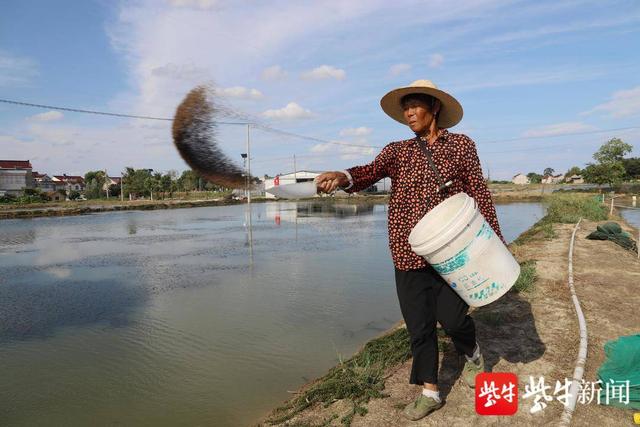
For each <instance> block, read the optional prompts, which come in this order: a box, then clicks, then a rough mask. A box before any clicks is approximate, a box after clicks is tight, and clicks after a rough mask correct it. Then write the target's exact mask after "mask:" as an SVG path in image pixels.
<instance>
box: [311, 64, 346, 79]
mask: <svg viewBox="0 0 640 427" xmlns="http://www.w3.org/2000/svg"><path fill="white" fill-rule="evenodd" d="M346 77H347V73H346V72H345V71H344V70H342V69H340V68H336V67H333V66H331V65H321V66H319V67H317V68H314V69H313V70H311V71H307V72H304V73H302V78H303V79H306V80H324V79H336V80H344V79H345V78H346Z"/></svg>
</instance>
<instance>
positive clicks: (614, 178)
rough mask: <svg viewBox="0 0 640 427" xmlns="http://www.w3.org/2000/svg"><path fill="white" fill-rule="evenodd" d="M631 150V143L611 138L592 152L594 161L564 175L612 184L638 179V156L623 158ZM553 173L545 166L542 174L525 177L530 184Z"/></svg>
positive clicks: (532, 173)
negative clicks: (578, 176)
mask: <svg viewBox="0 0 640 427" xmlns="http://www.w3.org/2000/svg"><path fill="white" fill-rule="evenodd" d="M631 151H633V146H632V145H631V144H627V143H625V142H624V141H623V140H621V139H620V138H612V139H610V140H609V141H607V142H605V143H604V144H603V145H602V146H601V147H600V148H599V149H598V151H596V152H595V153H594V154H593V159H594V160H595V162H591V163H587V165H586V166H585V167H584V168H580V167H579V166H573V167H571V168H569V170H568V171H567V173H565V175H564V176H565V177H570V176H573V175H581V176H582V178H583V179H584V181H585V182H588V183H592V184H599V185H603V184H609V185H612V186H613V185H617V184H620V183H622V182H623V181H629V180H638V179H640V157H629V158H625V156H626V155H627V154H629V153H631ZM554 173H555V170H554V169H553V168H545V170H544V171H543V172H542V174H538V173H536V172H529V173H528V174H527V178H529V181H530V182H531V183H532V184H538V183H540V182H541V181H542V179H543V178H544V177H545V176H551V175H553V174H554Z"/></svg>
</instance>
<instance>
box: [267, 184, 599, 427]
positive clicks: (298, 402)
mask: <svg viewBox="0 0 640 427" xmlns="http://www.w3.org/2000/svg"><path fill="white" fill-rule="evenodd" d="M546 202H547V203H548V209H547V214H546V215H545V217H543V218H542V219H541V220H540V221H538V222H537V223H536V224H534V225H533V226H532V227H531V228H530V229H529V230H527V231H526V232H524V233H522V235H521V236H520V237H518V239H516V241H515V242H513V243H512V244H511V245H510V247H511V248H514V246H519V245H526V244H527V243H529V242H533V241H537V240H540V239H554V238H555V237H556V234H555V232H554V230H553V226H554V224H559V223H575V222H577V221H578V219H579V218H585V219H590V220H594V221H600V220H605V219H607V208H606V207H605V206H604V205H602V204H601V203H600V202H599V200H598V198H597V197H594V196H593V195H583V194H566V193H565V194H553V195H549V196H547V199H546ZM521 249H522V248H521ZM520 267H521V272H520V277H519V278H518V280H517V282H516V283H515V285H514V289H513V291H514V292H515V293H516V294H521V295H523V296H526V298H531V297H532V296H533V291H534V289H535V283H536V277H537V275H538V273H537V271H536V262H535V261H534V260H528V259H525V260H523V261H522V262H521V263H520ZM503 303H504V301H503ZM474 313H475V314H474V317H476V316H477V320H478V321H480V322H484V323H485V324H488V325H490V326H491V325H500V324H501V323H502V322H503V320H504V317H505V316H507V317H508V316H511V314H509V313H506V314H505V310H496V309H495V307H494V310H482V309H480V310H477V311H475V312H474ZM520 314H521V313H520ZM438 340H439V346H440V347H441V348H443V347H445V346H447V345H448V344H449V342H450V341H449V339H448V338H445V337H444V336H443V333H442V331H440V330H439V337H438ZM410 357H411V355H410V347H409V335H408V332H407V330H406V329H405V328H399V329H394V330H392V331H391V332H389V333H387V334H386V335H384V336H382V337H380V338H376V339H374V340H372V341H369V342H368V343H367V344H366V345H365V346H364V347H363V349H362V350H361V351H359V352H358V353H357V354H355V355H354V356H353V357H352V358H350V359H348V360H346V361H343V362H341V363H340V364H339V365H337V366H335V367H334V368H332V369H331V370H330V371H329V372H328V373H327V374H326V375H325V376H323V377H322V378H319V379H317V380H315V381H314V382H312V383H311V384H309V385H307V386H305V387H303V388H302V389H301V390H300V391H299V393H298V394H297V395H296V397H294V398H293V399H291V400H289V401H288V402H286V403H285V404H284V405H282V406H281V407H279V408H277V409H275V410H273V411H272V412H271V414H270V415H269V417H268V418H266V419H265V420H264V423H265V424H266V425H270V424H282V423H286V425H287V426H312V425H318V426H321V425H334V424H335V423H336V422H338V421H339V422H340V423H341V424H342V425H347V426H348V425H350V424H351V422H352V420H353V418H354V417H355V416H356V415H362V416H365V415H366V414H367V412H368V409H367V402H369V400H370V399H372V398H385V397H388V396H387V394H385V392H384V389H385V381H386V379H387V377H389V376H390V375H391V374H390V373H389V372H393V371H394V367H396V366H398V365H400V364H402V363H403V362H405V361H406V360H408V359H409V358H410ZM339 400H343V401H346V402H347V405H346V407H347V408H350V409H349V410H348V411H346V413H345V412H340V415H337V414H335V413H334V414H332V415H328V416H324V418H323V421H322V422H316V423H315V424H310V423H308V422H298V421H295V420H291V419H292V418H294V417H295V418H296V419H300V417H296V415H298V414H300V415H302V418H304V416H305V415H304V412H305V411H313V410H314V409H313V408H314V407H316V408H317V407H319V406H317V405H321V406H320V407H323V408H327V407H329V406H330V405H331V404H333V403H335V402H337V401H339ZM398 409H400V408H399V407H398ZM301 413H302V414H301ZM288 420H291V421H289V422H288Z"/></svg>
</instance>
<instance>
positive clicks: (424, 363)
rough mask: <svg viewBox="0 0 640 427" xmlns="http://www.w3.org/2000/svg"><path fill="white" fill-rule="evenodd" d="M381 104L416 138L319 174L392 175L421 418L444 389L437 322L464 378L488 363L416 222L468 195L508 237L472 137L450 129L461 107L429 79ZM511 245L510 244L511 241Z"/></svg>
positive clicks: (416, 414)
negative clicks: (423, 250) (422, 249)
mask: <svg viewBox="0 0 640 427" xmlns="http://www.w3.org/2000/svg"><path fill="white" fill-rule="evenodd" d="M380 105H381V106H382V109H383V110H384V112H385V113H387V115H389V116H390V117H391V118H393V119H394V120H397V121H398V122H400V123H402V124H404V125H407V126H409V128H411V130H412V131H413V132H414V133H415V138H411V139H407V140H403V141H397V142H392V143H391V144H389V145H387V146H386V147H384V148H383V149H382V151H381V152H380V154H379V155H378V156H377V157H376V158H375V160H374V161H373V163H370V164H368V165H365V166H356V167H353V168H350V169H347V170H346V171H342V172H338V171H336V172H326V173H323V174H321V175H320V176H319V177H318V178H317V181H316V182H317V185H318V189H319V190H320V191H323V192H325V193H331V192H333V191H335V190H336V189H337V188H342V189H344V190H345V191H347V192H356V191H360V190H363V189H365V188H367V187H369V186H370V185H372V184H374V183H376V182H377V181H379V180H381V179H383V178H386V177H390V178H391V197H390V199H389V219H388V228H389V247H390V249H391V255H392V258H393V263H394V266H395V280H396V290H397V293H398V300H399V302H400V310H401V311H402V316H403V317H404V320H405V323H406V325H407V330H408V332H409V335H410V338H411V353H412V355H413V362H412V367H411V376H410V378H409V382H410V383H411V384H418V385H422V386H423V390H422V393H421V394H420V395H419V396H418V398H417V399H416V400H415V401H414V402H412V403H410V404H409V405H407V406H406V408H405V410H404V415H405V416H406V417H407V418H409V419H412V420H418V419H420V418H422V417H424V416H425V415H428V414H429V413H431V412H432V411H434V410H436V409H438V408H440V407H441V406H442V404H443V402H442V400H441V398H440V395H439V391H438V341H437V332H436V321H437V322H439V323H440V325H442V327H443V328H444V330H445V332H446V333H447V334H448V335H449V336H450V337H451V338H452V340H453V343H454V346H455V348H456V350H457V352H458V353H459V354H464V356H465V358H466V363H465V366H464V368H463V371H462V379H463V381H464V382H465V383H466V384H467V385H468V386H469V387H474V386H475V376H476V374H478V373H480V372H483V371H484V360H483V357H482V355H481V354H480V348H479V346H478V343H477V342H476V330H475V325H474V323H473V319H472V318H471V317H470V316H469V315H468V314H467V310H468V308H469V306H468V305H467V304H466V303H465V302H464V301H463V300H462V299H461V298H460V297H459V296H458V294H456V292H455V291H454V290H453V289H451V287H449V285H448V284H447V283H446V282H445V281H444V279H442V278H441V277H440V276H439V275H438V274H437V273H436V272H435V270H434V269H433V268H432V267H431V266H430V265H428V264H427V262H426V261H425V260H424V258H422V257H420V256H418V255H416V254H415V253H414V252H413V251H412V250H411V246H410V245H409V240H408V238H409V233H410V232H411V230H412V228H413V227H414V226H415V225H416V224H417V222H418V221H419V220H420V219H421V218H422V217H423V216H424V215H425V214H426V213H427V212H429V211H430V210H431V209H433V208H434V207H435V206H436V205H438V204H439V203H440V202H442V201H443V200H445V199H446V198H448V197H450V196H452V195H454V194H456V193H459V192H465V193H467V194H468V195H469V196H471V197H473V198H474V199H475V200H476V202H477V203H478V206H479V208H480V212H481V213H482V215H483V216H484V218H485V219H486V220H487V222H488V223H489V224H490V225H491V227H492V228H493V230H494V231H495V232H496V234H497V235H498V236H499V237H500V239H502V241H503V242H505V241H504V238H503V237H502V233H501V232H500V226H499V224H498V219H497V217H496V211H495V207H494V205H493V202H492V200H491V193H490V192H489V190H488V188H487V186H486V184H485V181H484V177H483V175H482V169H481V167H480V161H479V159H478V154H477V151H476V148H475V144H474V142H473V141H472V140H471V139H470V138H469V137H467V136H465V135H462V134H455V133H450V132H448V131H447V130H446V129H447V128H450V127H452V126H454V125H456V124H457V123H458V122H459V121H460V120H461V119H462V106H461V105H460V103H459V102H458V101H457V100H456V99H455V98H454V97H452V96H451V95H449V94H448V93H446V92H444V91H442V90H439V89H438V88H437V87H436V86H435V85H434V84H433V83H432V82H430V81H428V80H417V81H415V82H413V83H411V85H409V86H407V87H402V88H399V89H395V90H392V91H391V92H389V93H387V94H386V95H385V96H384V97H383V98H382V100H381V101H380ZM505 244H506V242H505Z"/></svg>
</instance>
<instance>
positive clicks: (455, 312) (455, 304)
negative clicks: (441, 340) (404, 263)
mask: <svg viewBox="0 0 640 427" xmlns="http://www.w3.org/2000/svg"><path fill="white" fill-rule="evenodd" d="M396 289H397V291H398V300H399V301H400V310H401V311H402V316H403V317H404V321H405V323H406V324H407V330H408V331H409V336H410V337H411V353H412V355H413V365H412V366H411V377H410V378H409V383H411V384H420V385H422V384H424V383H431V384H437V382H438V336H437V332H436V321H438V322H440V325H441V326H442V327H443V328H444V330H445V332H446V333H447V335H449V336H450V337H451V339H452V340H453V344H454V346H455V348H456V350H457V351H458V353H459V354H466V355H467V356H469V357H471V356H472V355H473V351H474V349H475V345H476V327H475V324H474V323H473V319H472V318H471V317H470V316H469V315H468V314H467V310H468V309H469V306H468V305H467V304H466V303H465V302H464V301H463V300H462V298H460V297H459V296H458V294H456V292H455V291H454V290H453V289H451V287H450V286H449V285H448V284H447V282H445V280H444V279H443V278H442V277H440V275H439V274H438V273H437V272H436V271H435V270H434V269H433V267H431V266H428V267H426V268H423V269H420V270H410V271H402V270H398V269H396Z"/></svg>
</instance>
